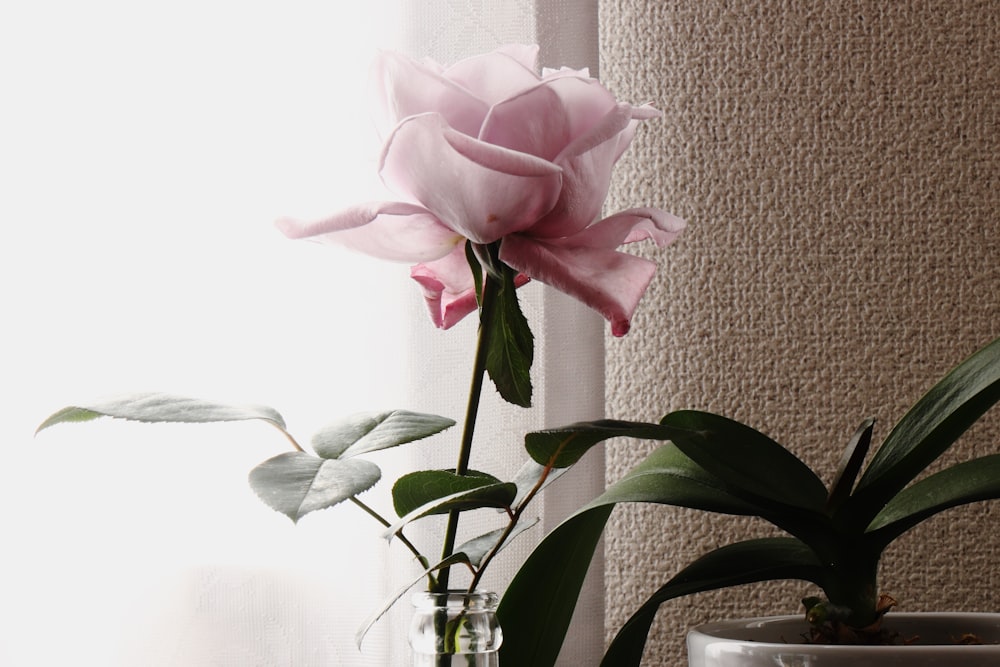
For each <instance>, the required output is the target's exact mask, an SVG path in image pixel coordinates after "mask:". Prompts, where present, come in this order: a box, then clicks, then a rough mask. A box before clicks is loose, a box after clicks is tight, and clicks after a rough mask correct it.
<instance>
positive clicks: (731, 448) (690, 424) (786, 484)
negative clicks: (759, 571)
mask: <svg viewBox="0 0 1000 667" xmlns="http://www.w3.org/2000/svg"><path fill="white" fill-rule="evenodd" d="M660 423H661V424H662V425H664V426H671V427H674V428H676V429H678V431H677V433H676V434H675V435H674V436H673V437H672V440H673V442H674V444H676V445H677V447H678V448H679V449H680V450H681V451H683V452H684V453H685V454H687V455H688V456H689V457H691V458H692V459H693V460H694V461H695V462H696V463H698V464H699V465H700V466H701V467H703V468H704V469H705V470H707V471H709V472H710V473H712V474H713V475H716V476H718V477H719V479H721V480H722V481H723V482H725V484H727V485H728V486H729V487H730V488H731V489H732V490H733V492H734V493H736V492H745V494H747V496H748V497H750V498H752V499H753V500H754V501H755V502H759V501H761V500H768V501H773V502H776V503H780V504H782V505H787V506H789V507H794V508H801V509H805V510H811V511H816V512H822V511H823V507H824V505H825V504H826V498H827V491H826V487H825V486H824V485H823V482H822V481H821V480H820V479H819V477H817V476H816V473H814V472H813V471H812V470H810V469H809V467H808V466H806V465H805V464H804V463H802V461H800V460H799V459H798V458H797V457H796V456H795V455H794V454H792V453H791V452H790V451H788V450H787V449H785V448H784V447H782V446H781V445H779V444H778V443H776V442H775V441H774V440H771V438H769V437H767V436H766V435H764V434H763V433H761V432H759V431H757V430H755V429H753V428H750V427H749V426H745V425H744V424H741V423H739V422H736V421H733V420H732V419H728V418H726V417H720V416H718V415H713V414H711V413H708V412H697V411H694V410H682V411H679V412H673V413H671V414H669V415H667V416H666V417H664V418H663V419H662V420H661V421H660ZM741 495H742V494H741ZM768 518H769V519H770V517H768Z"/></svg>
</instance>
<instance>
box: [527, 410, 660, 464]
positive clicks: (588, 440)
mask: <svg viewBox="0 0 1000 667" xmlns="http://www.w3.org/2000/svg"><path fill="white" fill-rule="evenodd" d="M674 434H675V432H674V431H671V430H670V429H667V428H663V427H662V426H660V425H658V424H647V423H644V422H627V421H618V420H613V419H599V420H596V421H591V422H579V423H576V424H570V425H569V426H563V427H561V428H554V429H546V430H544V431H534V432H532V433H529V434H527V435H526V436H525V437H524V447H525V449H527V451H528V455H529V456H531V458H532V459H534V460H535V461H536V462H538V463H540V464H541V465H543V466H546V465H550V466H552V467H554V468H568V467H569V466H571V465H573V464H574V463H576V462H577V461H579V460H580V458H581V457H582V456H583V455H584V454H586V453H587V452H588V451H589V450H590V448H591V447H593V446H595V445H597V444H599V443H601V442H603V441H605V440H607V439H608V438H617V437H623V436H627V437H631V438H639V439H647V440H669V439H670V438H671V436H672V435H674Z"/></svg>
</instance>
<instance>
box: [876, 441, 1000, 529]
mask: <svg viewBox="0 0 1000 667" xmlns="http://www.w3.org/2000/svg"><path fill="white" fill-rule="evenodd" d="M998 498H1000V454H993V455H991V456H984V457H982V458H978V459H975V460H972V461H966V462H964V463H959V464H958V465H955V466H952V467H951V468H947V469H945V470H942V471H941V472H939V473H936V474H934V475H931V476H930V477H927V478H925V479H922V480H920V481H918V482H916V483H914V484H913V485H912V486H909V487H907V488H906V489H904V490H903V491H901V492H900V493H899V494H897V495H896V496H895V497H894V498H893V499H892V500H890V501H889V504H888V505H886V506H885V508H884V509H883V510H882V511H881V512H879V513H878V516H876V517H875V520H874V521H872V523H871V525H870V526H869V528H868V532H869V533H870V534H871V538H872V539H873V540H874V541H875V542H876V543H877V544H879V545H881V546H882V547H883V548H884V547H885V546H887V545H888V544H889V543H890V542H892V541H893V540H894V539H896V538H897V537H899V536H900V535H902V534H903V533H905V532H906V531H908V530H909V529H910V528H913V527H914V526H916V525H917V524H918V523H920V522H921V521H923V520H925V519H927V518H929V517H931V516H934V515H935V514H937V513H938V512H943V511H944V510H946V509H950V508H952V507H958V506H959V505H967V504H969V503H974V502H978V501H981V500H996V499H998Z"/></svg>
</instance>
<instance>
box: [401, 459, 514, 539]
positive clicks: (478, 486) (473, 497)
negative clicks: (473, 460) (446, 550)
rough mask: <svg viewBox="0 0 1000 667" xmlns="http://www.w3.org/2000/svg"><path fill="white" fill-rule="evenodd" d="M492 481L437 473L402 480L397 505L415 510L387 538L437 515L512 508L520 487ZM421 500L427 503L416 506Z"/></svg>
mask: <svg viewBox="0 0 1000 667" xmlns="http://www.w3.org/2000/svg"><path fill="white" fill-rule="evenodd" d="M436 473H443V474H441V475H438V474H436ZM459 477H464V478H465V480H464V481H462V480H458V479H455V478H459ZM491 479H492V480H495V478H491V477H489V476H486V475H483V476H479V475H475V474H473V475H468V476H466V475H455V474H454V473H450V472H446V471H434V470H428V471H421V472H417V473H411V474H409V475H406V476H404V477H401V478H400V479H399V480H398V481H397V482H396V485H395V486H394V487H393V503H394V504H395V505H396V507H397V508H400V509H405V508H407V507H411V506H412V507H413V509H410V510H409V511H408V512H406V513H405V514H404V515H403V516H402V517H401V518H400V519H399V521H397V522H396V523H394V524H393V525H392V526H390V527H389V528H388V529H386V531H385V533H384V535H385V537H387V538H391V537H392V536H393V535H395V534H396V533H397V532H399V531H400V530H401V529H402V528H403V527H404V526H406V524H408V523H410V522H411V521H415V520H416V519H419V518H421V517H425V516H430V515H433V514H444V513H446V512H450V511H452V510H456V511H465V510H472V509H479V508H481V507H499V508H509V507H510V503H511V502H512V501H513V500H514V496H515V495H516V494H517V487H516V486H514V484H512V483H510V482H500V481H490V480H491ZM401 482H402V485H401V484H400V483H401ZM449 490H451V491H449ZM439 494H441V495H439ZM417 499H424V502H423V503H422V504H420V505H416V506H414V502H415V501H416V500H417Z"/></svg>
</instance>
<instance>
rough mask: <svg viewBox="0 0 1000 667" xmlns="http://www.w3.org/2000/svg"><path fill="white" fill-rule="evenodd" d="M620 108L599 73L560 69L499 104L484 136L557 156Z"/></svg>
mask: <svg viewBox="0 0 1000 667" xmlns="http://www.w3.org/2000/svg"><path fill="white" fill-rule="evenodd" d="M614 108H615V98H614V96H612V95H611V93H609V92H608V90H607V89H606V88H604V86H602V85H600V84H599V83H597V81H595V80H594V79H585V78H582V77H578V76H575V75H558V76H554V77H550V78H549V79H547V80H545V81H543V82H541V83H539V84H538V85H536V86H534V87H532V88H530V89H529V90H526V91H524V92H522V93H520V94H518V95H515V96H514V97H511V98H510V99H506V100H504V101H502V102H500V103H498V104H496V105H495V106H494V107H493V108H492V109H490V112H489V114H488V115H487V116H486V119H485V120H484V121H483V127H482V130H481V131H480V134H479V138H480V139H481V140H482V141H485V142H488V143H491V144H497V145H499V146H504V147H506V148H510V149H513V150H516V151H521V152H522V153H531V154H532V155H537V156H539V157H542V158H545V159H546V160H550V161H551V160H554V159H555V158H556V156H557V155H559V154H560V153H561V152H562V151H563V150H564V149H565V148H566V146H567V145H568V144H569V143H570V142H572V141H573V140H574V139H576V138H577V137H579V136H581V135H584V134H587V133H588V132H590V130H591V129H592V128H593V127H594V126H595V125H597V124H598V123H599V122H600V121H601V120H602V119H603V118H604V116H605V115H606V114H607V113H608V112H609V111H610V110H612V109H614Z"/></svg>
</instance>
